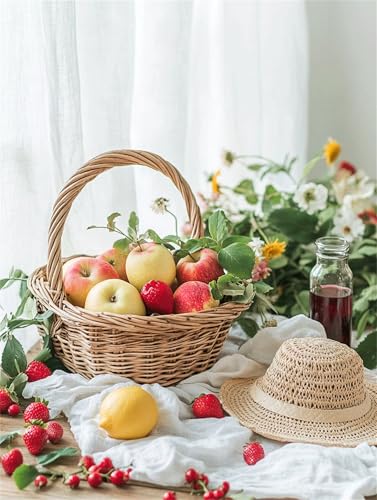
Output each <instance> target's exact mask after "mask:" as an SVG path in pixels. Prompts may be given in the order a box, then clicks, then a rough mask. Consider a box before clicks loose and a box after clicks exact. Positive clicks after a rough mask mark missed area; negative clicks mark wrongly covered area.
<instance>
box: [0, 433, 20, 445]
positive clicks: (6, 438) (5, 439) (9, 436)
mask: <svg viewBox="0 0 377 500" xmlns="http://www.w3.org/2000/svg"><path fill="white" fill-rule="evenodd" d="M20 435H21V431H12V432H6V433H5V434H1V435H0V445H1V444H4V443H5V444H9V443H11V442H12V441H13V439H15V438H16V437H17V436H20Z"/></svg>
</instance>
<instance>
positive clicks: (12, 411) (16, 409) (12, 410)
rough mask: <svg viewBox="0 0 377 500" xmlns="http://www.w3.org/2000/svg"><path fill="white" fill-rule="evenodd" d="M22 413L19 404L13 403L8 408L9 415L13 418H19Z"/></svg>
mask: <svg viewBox="0 0 377 500" xmlns="http://www.w3.org/2000/svg"><path fill="white" fill-rule="evenodd" d="M20 411H21V408H20V405H18V404H17V403H13V404H11V405H10V407H9V408H8V415H9V416H11V417H17V415H18V414H19V413H20Z"/></svg>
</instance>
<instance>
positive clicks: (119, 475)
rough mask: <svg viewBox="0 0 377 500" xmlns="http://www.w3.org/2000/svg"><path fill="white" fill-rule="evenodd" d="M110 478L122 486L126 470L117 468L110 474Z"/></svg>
mask: <svg viewBox="0 0 377 500" xmlns="http://www.w3.org/2000/svg"><path fill="white" fill-rule="evenodd" d="M109 479H110V482H111V483H113V484H115V486H122V484H124V472H123V471H122V470H120V469H115V470H113V472H112V473H111V474H110V477H109Z"/></svg>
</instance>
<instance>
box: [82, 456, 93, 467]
mask: <svg viewBox="0 0 377 500" xmlns="http://www.w3.org/2000/svg"><path fill="white" fill-rule="evenodd" d="M92 465H95V462H94V459H93V457H91V456H90V455H84V456H83V457H81V458H80V461H79V466H82V467H84V468H85V469H89V467H91V466H92Z"/></svg>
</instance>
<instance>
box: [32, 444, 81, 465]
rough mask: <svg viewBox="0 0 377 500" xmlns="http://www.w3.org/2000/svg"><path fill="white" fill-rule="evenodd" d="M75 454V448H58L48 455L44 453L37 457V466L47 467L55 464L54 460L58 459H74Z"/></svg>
mask: <svg viewBox="0 0 377 500" xmlns="http://www.w3.org/2000/svg"><path fill="white" fill-rule="evenodd" d="M77 454H78V449H77V448H71V447H68V448H60V449H59V450H56V451H51V452H50V453H46V454H45V455H39V456H38V459H37V460H38V464H39V465H48V464H52V463H53V462H56V460H59V458H63V457H74V456H75V455H77Z"/></svg>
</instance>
